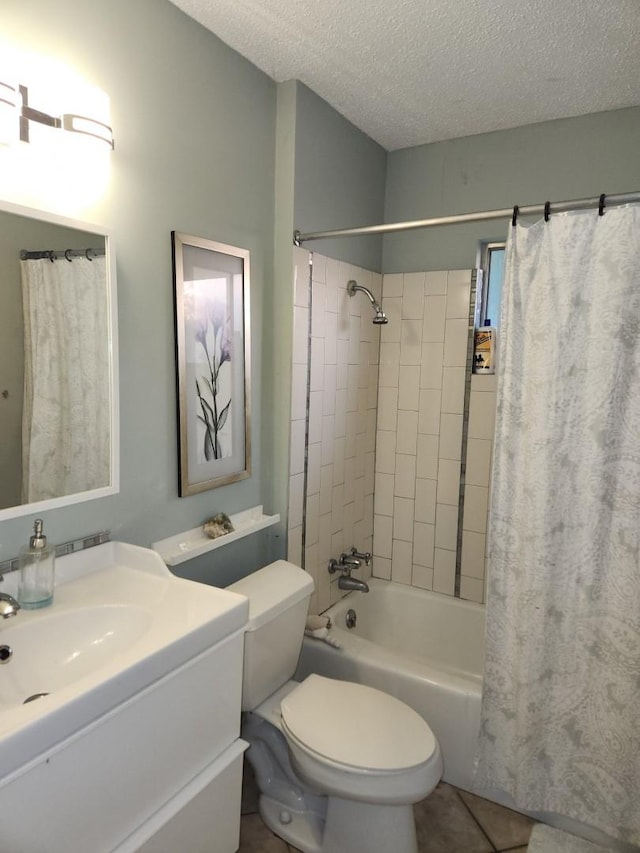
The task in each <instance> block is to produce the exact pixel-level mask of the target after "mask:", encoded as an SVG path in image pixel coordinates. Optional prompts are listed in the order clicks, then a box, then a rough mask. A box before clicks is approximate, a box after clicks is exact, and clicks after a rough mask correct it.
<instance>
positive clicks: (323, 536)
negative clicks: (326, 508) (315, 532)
mask: <svg viewBox="0 0 640 853" xmlns="http://www.w3.org/2000/svg"><path fill="white" fill-rule="evenodd" d="M318 528H319V537H318V557H319V559H320V560H324V561H325V562H327V563H328V562H329V560H330V559H331V557H332V556H333V554H332V553H331V544H332V541H331V540H332V535H333V534H332V532H331V513H330V512H328V513H325V514H324V515H321V516H320V521H319V524H318Z"/></svg>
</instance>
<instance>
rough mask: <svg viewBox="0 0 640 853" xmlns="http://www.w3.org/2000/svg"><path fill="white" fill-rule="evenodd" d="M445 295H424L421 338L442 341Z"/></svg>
mask: <svg viewBox="0 0 640 853" xmlns="http://www.w3.org/2000/svg"><path fill="white" fill-rule="evenodd" d="M446 301H447V297H446V296H425V298H424V321H423V324H422V340H423V341H429V342H435V341H444V321H445V309H446Z"/></svg>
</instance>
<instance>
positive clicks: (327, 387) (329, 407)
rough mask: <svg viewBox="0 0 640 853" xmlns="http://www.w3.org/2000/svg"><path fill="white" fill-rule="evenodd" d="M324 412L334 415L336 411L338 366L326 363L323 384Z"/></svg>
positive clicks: (324, 413)
mask: <svg viewBox="0 0 640 853" xmlns="http://www.w3.org/2000/svg"><path fill="white" fill-rule="evenodd" d="M322 392H323V393H322V414H323V415H334V414H335V411H336V366H335V364H325V366H324V381H323V386H322Z"/></svg>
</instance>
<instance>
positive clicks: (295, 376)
mask: <svg viewBox="0 0 640 853" xmlns="http://www.w3.org/2000/svg"><path fill="white" fill-rule="evenodd" d="M306 416H307V365H306V364H294V365H293V366H292V368H291V417H292V418H293V420H295V421H299V420H301V419H304V418H306Z"/></svg>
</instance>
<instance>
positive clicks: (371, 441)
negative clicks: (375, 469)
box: [363, 409, 377, 453]
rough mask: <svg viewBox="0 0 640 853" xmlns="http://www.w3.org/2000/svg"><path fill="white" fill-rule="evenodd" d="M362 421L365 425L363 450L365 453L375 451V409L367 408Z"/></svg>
mask: <svg viewBox="0 0 640 853" xmlns="http://www.w3.org/2000/svg"><path fill="white" fill-rule="evenodd" d="M363 421H364V423H365V425H366V428H365V441H364V450H365V453H375V451H376V425H377V417H376V410H375V409H367V411H366V413H365V416H364V418H363Z"/></svg>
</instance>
